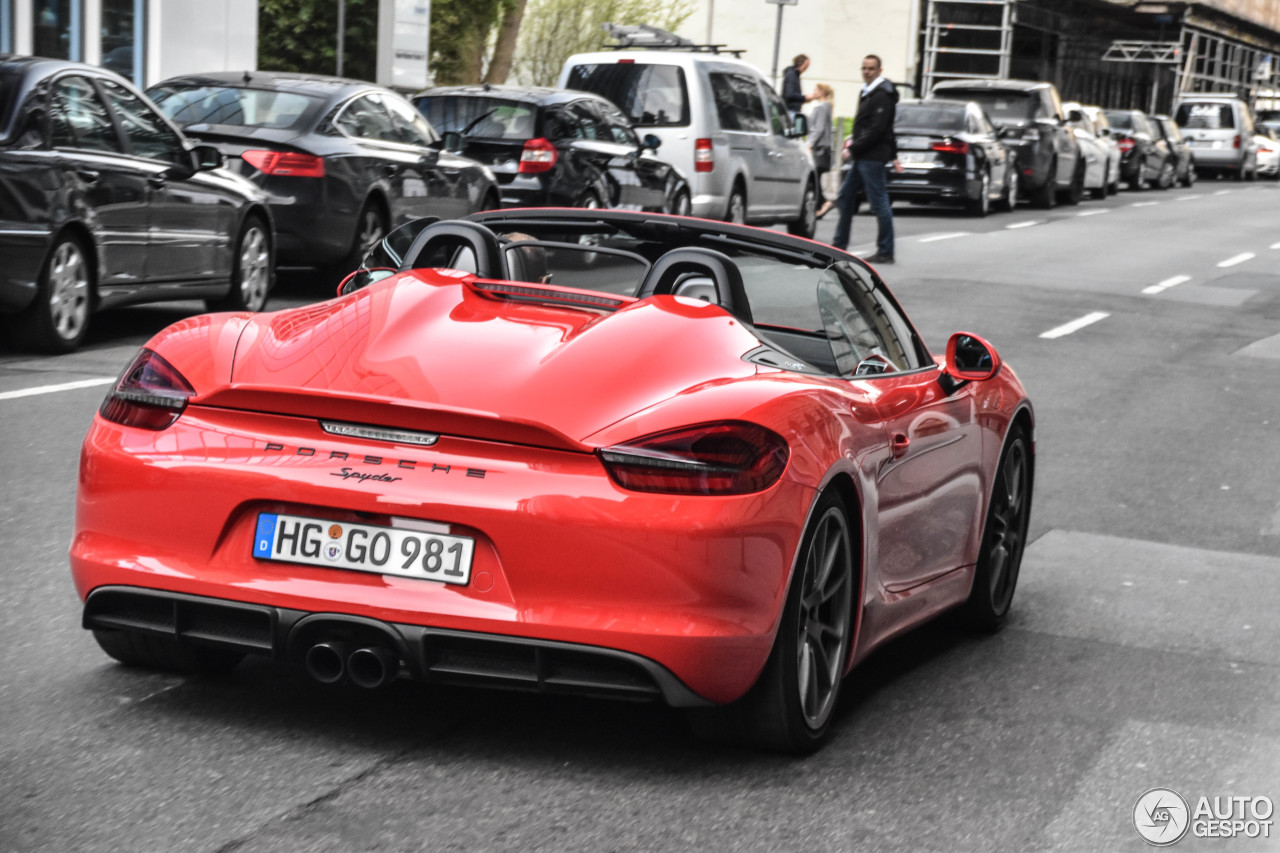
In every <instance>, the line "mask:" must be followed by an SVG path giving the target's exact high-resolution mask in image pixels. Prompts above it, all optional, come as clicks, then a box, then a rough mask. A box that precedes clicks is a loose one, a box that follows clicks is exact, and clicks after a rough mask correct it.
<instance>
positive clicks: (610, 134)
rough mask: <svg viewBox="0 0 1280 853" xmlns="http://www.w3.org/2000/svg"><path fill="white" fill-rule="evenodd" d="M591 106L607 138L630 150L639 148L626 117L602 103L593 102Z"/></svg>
mask: <svg viewBox="0 0 1280 853" xmlns="http://www.w3.org/2000/svg"><path fill="white" fill-rule="evenodd" d="M592 106H594V107H595V108H596V111H597V112H599V113H600V119H601V121H602V123H603V125H604V130H605V132H606V134H607V138H609V139H612V140H613V141H614V142H616V143H618V144H619V145H627V146H629V147H632V148H639V147H640V139H639V138H638V137H637V136H636V132H635V131H634V130H632V129H631V124H630V123H629V122H628V121H627V117H626V116H624V115H623V114H622V113H621V111H619V110H618V108H617V107H615V106H614V105H613V104H610V103H607V102H604V101H594V102H592Z"/></svg>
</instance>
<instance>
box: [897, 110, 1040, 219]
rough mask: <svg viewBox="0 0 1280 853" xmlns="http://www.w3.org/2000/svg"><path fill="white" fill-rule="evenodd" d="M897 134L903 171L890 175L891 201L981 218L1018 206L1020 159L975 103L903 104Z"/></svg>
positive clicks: (899, 158) (898, 114)
mask: <svg viewBox="0 0 1280 853" xmlns="http://www.w3.org/2000/svg"><path fill="white" fill-rule="evenodd" d="M893 130H894V133H895V134H896V135H897V138H898V161H899V162H900V163H901V164H902V171H901V172H899V171H897V170H896V169H894V168H892V167H891V168H889V169H888V170H887V172H886V176H887V178H888V186H889V197H890V198H891V199H907V200H909V201H917V202H918V201H941V202H950V203H953V204H954V203H960V204H963V205H964V207H965V209H967V210H968V211H969V212H970V213H971V214H973V215H975V216H986V215H987V212H988V211H989V210H990V209H991V205H992V202H995V203H998V204H999V205H1000V206H1001V208H1002V209H1004V210H1012V209H1013V207H1014V205H1015V204H1017V200H1018V170H1017V168H1015V166H1014V158H1013V156H1012V155H1011V154H1010V152H1009V149H1008V148H1006V147H1005V145H1004V143H1003V142H1001V141H1000V139H999V138H998V135H997V132H996V129H995V127H993V126H992V124H991V121H990V120H989V119H988V118H987V115H986V113H985V112H983V110H982V107H980V106H979V105H978V104H976V103H974V102H973V101H968V102H965V101H945V100H941V99H935V100H931V101H903V102H902V103H900V104H898V111H897V114H896V117H895V118H894V122H893Z"/></svg>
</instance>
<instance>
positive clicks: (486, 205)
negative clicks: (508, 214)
mask: <svg viewBox="0 0 1280 853" xmlns="http://www.w3.org/2000/svg"><path fill="white" fill-rule="evenodd" d="M501 209H502V199H500V198H498V194H497V193H496V192H491V193H485V196H484V201H482V202H480V211H481V212H482V211H485V210H501Z"/></svg>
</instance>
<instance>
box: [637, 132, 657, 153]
mask: <svg viewBox="0 0 1280 853" xmlns="http://www.w3.org/2000/svg"><path fill="white" fill-rule="evenodd" d="M661 145H662V140H661V139H659V138H658V137H657V136H656V135H655V134H652V133H646V134H645V135H644V139H641V140H640V148H641V150H644V149H646V148H647V149H649V150H650V151H657V150H658V147H659V146H661Z"/></svg>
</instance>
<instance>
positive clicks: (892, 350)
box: [71, 209, 1035, 752]
mask: <svg viewBox="0 0 1280 853" xmlns="http://www.w3.org/2000/svg"><path fill="white" fill-rule="evenodd" d="M1034 448H1035V440H1034V420H1033V415H1032V409H1031V405H1030V402H1029V401H1028V399H1027V395H1026V393H1025V392H1024V390H1023V388H1022V385H1021V384H1020V383H1019V381H1018V379H1017V377H1016V376H1015V375H1014V373H1013V371H1012V370H1011V369H1010V368H1009V367H1008V366H1007V365H1002V363H1001V360H1000V358H999V356H998V355H997V354H996V352H995V350H994V349H993V348H992V347H991V346H990V345H989V344H987V343H986V342H985V341H983V340H982V339H981V338H979V337H977V336H976V335H973V334H970V333H965V332H960V333H956V334H955V335H953V336H952V337H951V339H950V341H949V342H948V344H947V348H946V355H945V357H944V358H938V357H935V356H933V355H931V354H930V352H929V350H928V349H926V347H925V345H924V342H923V341H922V340H921V339H920V336H919V335H918V334H917V333H916V331H915V329H914V328H913V327H912V325H911V323H910V322H909V321H908V320H907V318H906V316H905V315H904V314H903V312H902V310H901V308H900V307H899V305H898V303H897V302H896V301H895V300H894V298H893V296H892V295H891V294H890V293H889V291H888V290H887V289H886V287H885V286H884V283H883V282H882V281H881V280H880V279H879V278H878V277H877V276H876V274H875V272H874V271H873V270H871V269H870V268H869V267H867V266H866V265H865V264H863V263H862V262H861V261H859V260H858V259H857V258H855V257H853V256H851V255H848V254H846V253H844V252H841V251H838V250H836V249H833V248H831V247H829V246H824V245H821V244H818V243H813V242H810V241H807V240H802V239H799V238H795V237H789V236H786V235H783V234H780V233H776V232H772V231H764V230H759V229H755V228H749V227H745V226H738V225H730V224H723V223H714V222H705V221H701V220H696V219H688V218H679V217H668V216H661V215H656V214H643V213H628V212H617V211H601V210H554V209H544V210H508V211H492V212H487V213H481V214H475V215H473V216H471V217H468V218H467V219H464V220H455V221H444V222H426V221H419V222H417V223H411V224H409V225H406V226H404V227H403V228H402V229H400V230H398V231H396V232H393V233H392V234H390V235H388V237H387V238H386V239H385V240H384V241H383V242H382V243H381V244H380V245H379V246H377V247H376V248H375V249H374V251H373V252H372V253H371V255H370V257H369V258H368V259H366V262H365V264H364V266H363V268H362V269H361V270H359V271H357V272H356V273H354V274H353V275H352V276H351V277H349V278H348V279H347V281H346V282H344V284H343V286H342V288H341V290H340V293H339V295H338V296H337V298H335V299H331V300H329V301H327V302H323V303H319V304H316V305H311V306H307V307H303V308H297V309H291V310H286V311H279V312H275V313H270V314H248V313H226V314H210V315H205V316H200V317H195V318H192V319H189V320H186V321H183V322H180V323H177V324H176V325H173V326H171V327H169V328H168V329H166V330H164V331H163V332H161V333H159V334H158V335H156V336H155V337H154V338H153V339H152V340H151V341H150V342H148V343H147V345H146V346H145V347H144V348H143V349H142V350H141V351H140V352H139V353H138V354H137V356H136V357H135V358H134V359H133V361H132V363H131V364H129V366H128V367H127V368H126V369H125V370H124V372H123V373H122V374H121V376H120V379H119V381H118V382H117V383H116V384H115V386H114V387H113V388H112V390H111V391H110V393H109V394H108V395H107V397H106V399H105V400H104V401H103V403H102V406H101V409H100V410H99V412H98V414H97V415H96V416H95V418H94V421H93V424H92V426H91V427H90V429H89V432H88V435H87V437H86V438H85V442H84V449H83V454H82V458H81V464H80V475H79V490H78V498H77V512H76V524H75V537H74V541H73V543H72V546H71V565H72V570H73V574H74V577H75V582H76V586H77V588H78V591H79V593H80V595H81V597H82V598H83V600H84V615H83V623H84V626H85V627H86V628H89V629H92V631H93V634H94V636H95V637H96V638H97V641H98V643H99V644H100V645H101V646H102V648H103V649H104V650H105V651H106V653H107V654H109V655H111V656H112V657H114V658H116V659H117V660H119V661H122V662H124V663H126V664H130V665H137V666H150V667H160V668H175V669H186V670H210V669H225V668H228V667H231V666H234V665H235V664H236V663H237V662H239V661H240V660H241V659H242V658H243V657H244V656H245V655H246V654H260V655H268V656H271V657H273V658H275V659H276V660H278V661H281V662H284V663H289V664H293V665H296V666H300V667H304V668H305V670H306V671H307V672H308V673H310V675H311V676H313V677H314V678H316V679H317V680H319V681H322V682H334V683H337V682H346V683H351V684H355V685H359V686H361V687H377V686H380V685H383V684H385V683H387V682H389V681H390V680H392V679H395V678H399V677H410V678H416V679H420V680H424V681H427V682H436V683H460V684H471V685H485V686H497V687H505V688H514V689H527V690H541V691H549V692H577V693H585V694H591V695H597V696H615V697H621V698H630V699H636V698H639V699H648V698H653V699H661V700H664V701H666V702H667V703H669V704H671V705H673V706H679V707H685V708H689V709H690V710H691V713H690V718H691V720H692V721H693V722H694V725H695V728H699V729H704V730H707V731H711V732H714V733H716V734H718V735H720V736H727V737H732V738H734V739H737V740H741V741H745V742H750V743H754V744H756V745H759V746H762V747H765V748H770V749H776V750H781V751H790V752H805V751H809V750H812V749H814V748H816V747H817V746H818V745H819V744H820V743H821V742H822V740H823V739H824V737H825V736H826V735H827V733H828V730H829V727H830V722H831V717H832V711H833V708H834V706H835V702H836V699H837V695H838V693H839V690H840V685H841V682H842V680H843V679H844V678H845V676H846V675H847V673H849V671H850V670H851V668H852V667H853V666H854V665H855V664H857V663H858V661H859V660H861V659H862V658H864V657H865V656H866V655H867V654H868V653H870V652H871V650H872V649H874V648H875V647H876V646H877V645H879V644H881V643H883V642H884V641H885V640H886V639H888V638H889V637H891V636H893V635H895V634H898V633H901V632H902V631H904V630H906V629H908V628H911V627H912V626H914V625H917V624H919V623H921V622H923V621H924V620H927V619H930V618H931V617H934V616H936V615H938V614H940V613H942V612H943V611H946V610H949V609H953V608H958V609H959V610H960V611H961V612H962V613H963V614H964V616H965V617H966V618H967V619H968V620H969V621H970V622H971V623H973V624H974V625H976V626H978V627H980V628H983V629H987V630H992V629H995V628H997V627H999V625H1000V623H1001V622H1002V621H1003V620H1004V618H1005V616H1006V614H1007V612H1008V610H1009V606H1010V601H1011V599H1012V597H1013V592H1014V586H1015V584H1016V581H1017V577H1018V567H1019V563H1020V561H1021V558H1022V552H1023V546H1024V543H1025V538H1026V531H1027V522H1028V517H1029V512H1030V505H1031V492H1032V483H1033V474H1034Z"/></svg>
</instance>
